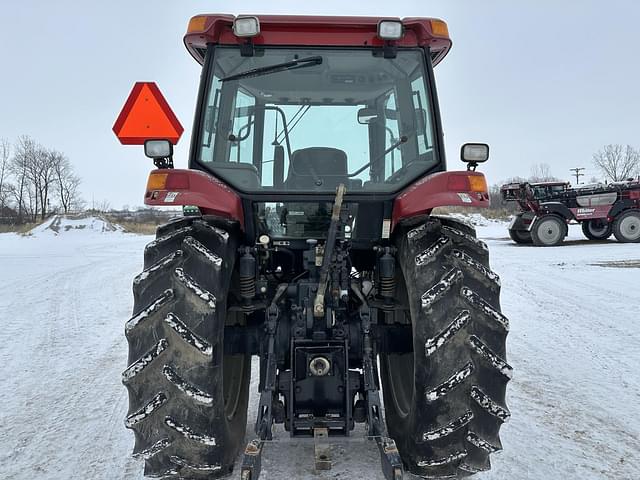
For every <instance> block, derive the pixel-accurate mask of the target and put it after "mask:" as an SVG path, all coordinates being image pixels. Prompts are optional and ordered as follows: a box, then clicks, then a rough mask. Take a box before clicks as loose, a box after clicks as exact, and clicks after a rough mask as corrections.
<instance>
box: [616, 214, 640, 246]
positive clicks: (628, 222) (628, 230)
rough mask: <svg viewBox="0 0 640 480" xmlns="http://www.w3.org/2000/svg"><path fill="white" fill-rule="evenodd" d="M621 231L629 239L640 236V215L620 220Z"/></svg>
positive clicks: (635, 238)
mask: <svg viewBox="0 0 640 480" xmlns="http://www.w3.org/2000/svg"><path fill="white" fill-rule="evenodd" d="M620 232H622V234H623V235H624V237H625V238H627V239H629V240H637V239H638V238H640V217H636V216H628V217H626V218H624V219H623V220H622V222H620Z"/></svg>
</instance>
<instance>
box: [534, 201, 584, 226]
mask: <svg viewBox="0 0 640 480" xmlns="http://www.w3.org/2000/svg"><path fill="white" fill-rule="evenodd" d="M547 213H550V214H555V215H558V216H559V217H561V218H562V219H563V220H564V221H565V222H568V221H569V220H576V217H575V216H574V214H573V212H572V211H571V210H570V209H569V207H567V206H566V205H565V204H564V203H560V202H545V203H541V204H540V210H539V211H538V212H536V215H537V216H538V217H540V216H542V215H544V214H547Z"/></svg>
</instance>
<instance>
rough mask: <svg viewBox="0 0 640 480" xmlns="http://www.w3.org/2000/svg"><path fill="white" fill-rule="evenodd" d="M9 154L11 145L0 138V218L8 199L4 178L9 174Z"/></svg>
mask: <svg viewBox="0 0 640 480" xmlns="http://www.w3.org/2000/svg"><path fill="white" fill-rule="evenodd" d="M10 153H11V145H10V144H9V142H8V141H7V140H5V139H4V138H0V216H1V215H2V214H3V212H4V207H5V205H6V201H7V197H8V194H7V192H6V190H7V188H6V187H7V185H6V182H5V178H6V176H7V174H8V173H9V172H8V170H9V168H8V163H9V156H10Z"/></svg>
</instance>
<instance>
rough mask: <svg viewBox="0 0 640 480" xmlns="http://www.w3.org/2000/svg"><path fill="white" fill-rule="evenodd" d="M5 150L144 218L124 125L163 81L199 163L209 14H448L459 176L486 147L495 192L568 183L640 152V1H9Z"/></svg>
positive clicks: (453, 152) (3, 24) (452, 154)
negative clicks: (533, 174) (30, 140)
mask: <svg viewBox="0 0 640 480" xmlns="http://www.w3.org/2000/svg"><path fill="white" fill-rule="evenodd" d="M2 3H3V5H2V7H1V9H0V137H4V138H7V139H8V140H10V141H15V139H16V138H17V137H18V136H19V135H23V134H27V135H31V136H32V137H34V138H35V139H36V140H38V141H39V142H41V143H42V144H44V145H46V146H48V147H52V148H56V149H58V150H61V151H63V152H65V153H66V154H67V155H68V157H69V158H70V159H71V161H72V162H73V163H74V165H75V166H76V168H77V171H78V173H79V174H80V175H81V177H82V179H83V185H82V190H83V192H84V198H85V199H86V200H87V202H88V203H89V205H91V202H92V200H94V199H95V201H96V202H98V201H102V200H105V199H108V200H109V202H110V203H111V205H112V206H113V207H118V208H119V207H121V206H122V205H125V204H126V205H130V206H136V205H141V204H142V203H143V202H142V196H143V192H144V186H145V182H146V177H147V174H148V171H149V170H150V169H151V168H152V163H151V161H150V160H149V159H147V158H146V157H144V155H143V151H142V147H136V146H128V147H124V146H121V145H120V144H119V143H118V141H117V139H116V138H115V136H114V135H113V133H112V132H111V127H112V125H113V123H114V121H115V118H116V116H117V115H118V113H119V111H120V109H121V108H122V105H123V103H124V101H125V99H126V97H127V95H128V94H129V91H130V90H131V87H132V86H133V83H134V82H135V81H137V80H151V81H156V82H157V83H158V85H159V86H160V89H161V90H162V92H163V93H164V95H165V96H166V98H167V99H168V101H169V103H170V105H171V106H172V107H173V109H174V110H175V112H176V114H177V116H178V118H179V119H180V120H181V122H182V123H183V125H184V127H185V133H184V135H183V137H182V139H181V141H180V143H179V144H178V145H177V147H176V155H175V160H176V164H177V166H179V167H184V166H186V162H187V155H188V146H189V137H190V135H191V123H192V121H193V112H194V108H195V100H196V94H197V88H198V82H199V73H200V67H199V65H198V64H197V63H196V62H195V61H194V60H192V59H191V57H190V56H189V54H188V53H187V52H186V50H185V48H184V46H183V43H182V37H183V35H184V32H185V30H186V26H187V22H188V20H189V18H190V17H191V16H193V15H196V14H198V13H212V12H216V13H217V12H221V13H233V14H238V13H291V14H327V15H331V14H341V15H347V14H348V15H351V14H352V15H380V16H399V17H404V16H426V17H428V16H435V17H440V18H442V19H444V20H446V21H447V23H448V24H449V31H450V33H451V36H452V39H453V44H454V46H453V49H452V51H451V53H450V54H449V56H448V57H447V58H446V59H445V61H444V62H443V63H441V64H440V65H439V66H438V67H437V68H436V79H437V85H438V90H439V97H440V106H441V110H442V117H443V122H444V129H445V136H446V138H445V140H446V144H447V154H448V158H449V168H450V169H453V168H463V165H462V164H461V163H460V162H459V161H458V158H459V153H458V152H459V148H460V145H461V144H462V143H464V142H467V141H483V142H487V143H489V144H490V145H491V149H492V150H491V159H490V160H489V162H488V163H487V164H486V165H485V166H484V167H483V168H482V169H483V170H484V171H485V172H486V173H487V175H488V178H489V181H490V182H491V183H496V182H499V181H500V180H502V179H505V178H507V177H512V176H516V175H520V176H528V175H529V173H530V170H531V166H532V165H533V164H535V163H542V162H544V163H548V164H549V165H551V172H552V173H553V174H554V175H556V176H558V177H561V178H567V179H568V178H569V176H570V172H569V170H568V169H569V168H571V167H576V166H579V167H587V171H586V173H587V179H588V178H589V177H591V176H592V175H596V174H597V171H596V170H595V169H594V168H593V166H592V162H591V156H592V154H593V153H594V152H595V151H596V150H598V149H600V148H601V147H602V146H603V145H605V144H608V143H623V144H627V143H629V144H631V145H634V146H635V147H640V62H639V61H638V58H639V56H638V51H639V49H640V28H639V25H638V20H640V2H637V1H631V0H628V1H623V0H609V1H606V2H604V1H590V0H589V1H577V0H574V1H572V0H563V1H557V0H556V1H550V0H535V1H534V0H530V1H522V0H520V1H513V0H504V1H498V0H496V1H490V0H484V1H477V0H442V1H426V0H421V1H417V0H414V1H403V0H393V1H387V2H382V1H378V0H375V1H372V0H370V1H366V2H361V3H357V2H345V1H344V0H339V1H334V0H322V1H320V2H309V1H300V0H297V1H295V2H293V1H272V2H266V1H264V0H262V1H254V0H244V1H243V2H236V5H238V6H241V8H242V10H240V11H232V10H229V8H230V5H232V3H230V2H220V1H215V0H209V1H187V0H180V1H177V0H172V1H169V0H166V1H160V0H153V1H152V0H109V1H102V2H87V1H79V0H76V1H71V0H56V1H49V0H41V1H35V0H20V1H11V2H9V1H3V2H2Z"/></svg>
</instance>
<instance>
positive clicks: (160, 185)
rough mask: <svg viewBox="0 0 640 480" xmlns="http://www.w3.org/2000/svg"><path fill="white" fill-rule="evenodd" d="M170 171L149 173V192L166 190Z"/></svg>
mask: <svg viewBox="0 0 640 480" xmlns="http://www.w3.org/2000/svg"><path fill="white" fill-rule="evenodd" d="M168 176H169V174H168V173H155V172H151V173H150V174H149V180H147V192H151V191H153V190H164V189H165V187H166V185H167V177H168Z"/></svg>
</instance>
